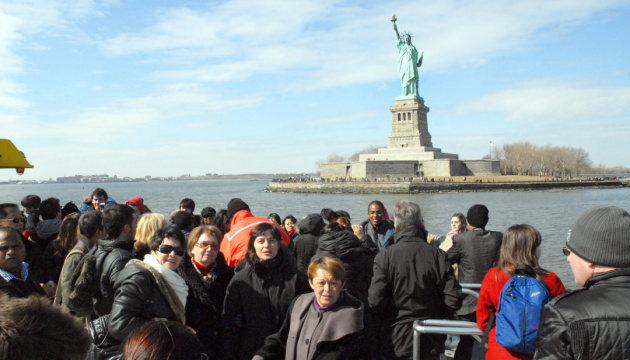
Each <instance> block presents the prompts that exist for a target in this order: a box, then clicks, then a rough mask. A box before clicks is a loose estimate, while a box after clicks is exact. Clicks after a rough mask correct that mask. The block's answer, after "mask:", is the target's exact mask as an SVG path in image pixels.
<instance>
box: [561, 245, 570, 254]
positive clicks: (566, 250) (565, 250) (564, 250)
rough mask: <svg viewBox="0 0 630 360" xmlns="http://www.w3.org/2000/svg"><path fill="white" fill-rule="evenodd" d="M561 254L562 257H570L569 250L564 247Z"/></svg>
mask: <svg viewBox="0 0 630 360" xmlns="http://www.w3.org/2000/svg"><path fill="white" fill-rule="evenodd" d="M562 253H563V254H564V256H569V255H571V250H569V248H568V247H566V246H565V247H563V248H562Z"/></svg>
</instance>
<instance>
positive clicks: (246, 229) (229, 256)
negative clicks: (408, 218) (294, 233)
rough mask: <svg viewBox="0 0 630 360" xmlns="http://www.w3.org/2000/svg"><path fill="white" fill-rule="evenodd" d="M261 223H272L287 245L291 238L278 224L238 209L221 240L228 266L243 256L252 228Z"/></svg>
mask: <svg viewBox="0 0 630 360" xmlns="http://www.w3.org/2000/svg"><path fill="white" fill-rule="evenodd" d="M262 223H270V224H274V225H275V226H276V227H277V228H278V229H279V230H280V234H282V243H283V244H284V245H285V246H288V245H289V241H291V239H290V238H289V235H287V233H286V231H284V229H283V228H282V227H281V226H280V225H278V224H276V223H274V222H273V221H271V220H269V219H267V218H262V217H255V216H254V215H252V213H251V212H250V211H249V210H239V211H237V212H236V213H235V214H234V216H233V217H232V221H231V224H230V225H231V226H230V231H229V232H228V233H227V234H225V235H224V236H223V240H221V253H223V256H224V257H225V261H226V263H227V264H228V266H230V267H232V268H233V267H235V266H236V264H238V262H239V261H241V260H243V259H244V258H245V255H246V254H247V246H248V244H249V236H250V234H251V232H252V229H253V228H255V227H256V225H258V224H262Z"/></svg>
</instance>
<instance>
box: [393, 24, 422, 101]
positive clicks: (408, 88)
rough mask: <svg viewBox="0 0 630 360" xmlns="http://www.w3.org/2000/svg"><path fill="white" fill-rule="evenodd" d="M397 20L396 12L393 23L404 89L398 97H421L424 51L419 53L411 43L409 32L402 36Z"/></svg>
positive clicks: (399, 72)
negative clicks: (420, 70)
mask: <svg viewBox="0 0 630 360" xmlns="http://www.w3.org/2000/svg"><path fill="white" fill-rule="evenodd" d="M396 20H397V19H396V14H394V16H392V23H393V24H394V31H395V32H396V38H397V39H398V43H397V44H396V47H397V48H398V74H399V75H400V83H401V84H402V89H403V92H402V96H399V97H397V98H396V99H412V98H419V97H420V96H419V95H418V68H419V67H420V66H422V57H423V54H424V53H420V54H418V50H416V47H415V46H413V45H412V44H411V35H409V34H408V33H404V34H403V38H402V39H401V38H400V34H398V28H397V27H396ZM418 55H419V56H418Z"/></svg>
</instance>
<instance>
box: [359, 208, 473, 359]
mask: <svg viewBox="0 0 630 360" xmlns="http://www.w3.org/2000/svg"><path fill="white" fill-rule="evenodd" d="M394 211H395V217H396V223H395V226H396V230H397V232H396V233H395V234H394V244H393V245H390V246H388V247H386V248H384V249H383V250H382V251H381V252H379V253H378V255H376V258H375V259H374V276H373V277H372V284H371V285H370V289H369V292H368V302H369V305H370V307H371V308H372V310H373V314H374V316H375V317H376V319H377V322H378V323H380V325H379V327H380V329H379V331H378V339H379V341H380V344H379V358H380V359H387V360H389V359H396V360H398V359H400V360H402V359H411V357H412V353H413V331H412V325H413V321H414V320H422V319H444V318H447V317H449V316H451V315H452V314H453V313H454V312H455V311H456V310H457V309H459V307H460V306H461V287H460V286H459V283H458V282H457V280H456V279H455V275H454V273H453V268H452V267H451V266H449V264H448V263H447V261H446V255H445V254H444V252H443V251H442V250H440V249H438V248H436V247H434V246H432V245H430V244H428V243H427V240H426V239H427V232H426V230H425V229H424V224H423V221H422V214H421V212H420V207H419V206H418V204H415V203H412V202H410V201H401V202H399V203H398V204H396V207H395V210H394ZM420 341H421V343H420V353H421V355H422V359H439V356H440V353H441V352H442V351H443V350H444V336H442V335H424V336H422V337H421V340H420Z"/></svg>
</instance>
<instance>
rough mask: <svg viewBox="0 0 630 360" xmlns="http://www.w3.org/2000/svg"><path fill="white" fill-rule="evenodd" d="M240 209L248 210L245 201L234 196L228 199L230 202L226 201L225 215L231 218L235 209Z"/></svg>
mask: <svg viewBox="0 0 630 360" xmlns="http://www.w3.org/2000/svg"><path fill="white" fill-rule="evenodd" d="M240 210H248V211H249V205H247V204H246V203H245V201H243V200H241V199H239V198H234V199H232V200H230V202H229V203H228V207H227V217H228V219H230V220H232V216H234V214H236V212H237V211H240Z"/></svg>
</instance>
